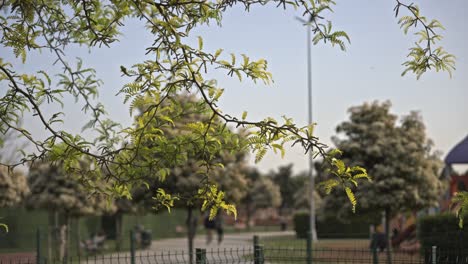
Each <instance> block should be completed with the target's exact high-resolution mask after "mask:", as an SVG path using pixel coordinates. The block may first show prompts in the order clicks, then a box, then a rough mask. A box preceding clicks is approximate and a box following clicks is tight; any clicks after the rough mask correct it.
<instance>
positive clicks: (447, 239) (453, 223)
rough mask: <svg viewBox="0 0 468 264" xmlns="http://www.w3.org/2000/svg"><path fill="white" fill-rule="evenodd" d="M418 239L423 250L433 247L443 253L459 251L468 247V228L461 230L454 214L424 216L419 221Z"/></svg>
mask: <svg viewBox="0 0 468 264" xmlns="http://www.w3.org/2000/svg"><path fill="white" fill-rule="evenodd" d="M418 238H419V241H420V243H421V248H423V249H427V248H431V247H432V246H437V248H439V249H440V250H441V251H448V250H453V249H459V248H463V245H464V246H465V247H467V245H468V228H466V227H465V228H460V227H459V225H458V219H457V217H456V216H455V215H453V214H440V215H434V216H424V217H421V218H420V219H419V223H418Z"/></svg>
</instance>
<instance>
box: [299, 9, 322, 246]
mask: <svg viewBox="0 0 468 264" xmlns="http://www.w3.org/2000/svg"><path fill="white" fill-rule="evenodd" d="M296 19H297V20H299V21H300V22H302V23H303V24H304V25H306V29H307V90H308V97H307V99H308V123H309V124H312V122H313V121H312V118H313V116H312V37H311V32H312V27H311V24H310V23H311V20H310V21H305V20H303V19H301V18H298V17H296ZM312 152H313V148H311V149H310V151H309V186H310V187H309V195H310V232H311V235H312V241H317V228H316V224H315V201H314V190H315V181H314V174H313V170H314V160H313V153H312Z"/></svg>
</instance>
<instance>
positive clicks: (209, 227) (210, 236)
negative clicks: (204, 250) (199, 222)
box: [203, 213, 216, 245]
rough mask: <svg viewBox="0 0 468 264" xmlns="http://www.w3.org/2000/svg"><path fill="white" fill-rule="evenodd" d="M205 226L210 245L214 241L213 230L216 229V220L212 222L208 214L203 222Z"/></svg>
mask: <svg viewBox="0 0 468 264" xmlns="http://www.w3.org/2000/svg"><path fill="white" fill-rule="evenodd" d="M203 225H204V226H205V230H206V244H207V245H209V244H210V243H211V241H212V240H213V230H214V229H215V228H216V223H215V219H211V220H210V215H209V213H207V214H206V215H205V218H204V220H203Z"/></svg>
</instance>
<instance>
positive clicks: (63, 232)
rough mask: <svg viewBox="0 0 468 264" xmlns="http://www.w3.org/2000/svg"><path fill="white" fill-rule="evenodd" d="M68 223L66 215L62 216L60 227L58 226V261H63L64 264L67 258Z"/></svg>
mask: <svg viewBox="0 0 468 264" xmlns="http://www.w3.org/2000/svg"><path fill="white" fill-rule="evenodd" d="M68 222H69V217H68V214H67V213H65V214H64V221H63V223H62V225H61V226H60V238H59V240H60V246H59V248H60V256H59V257H60V260H61V261H63V263H66V260H67V257H68V243H67V242H68Z"/></svg>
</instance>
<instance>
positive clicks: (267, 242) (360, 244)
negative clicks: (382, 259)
mask: <svg viewBox="0 0 468 264" xmlns="http://www.w3.org/2000/svg"><path fill="white" fill-rule="evenodd" d="M261 243H262V244H263V246H264V247H265V248H288V249H298V250H299V249H305V247H306V240H305V239H298V238H296V237H295V236H280V237H268V238H264V239H262V241H261ZM312 246H313V248H314V249H350V248H352V249H356V248H359V249H368V247H369V240H368V239H355V238H333V239H329V238H324V239H319V240H318V242H316V243H313V244H312Z"/></svg>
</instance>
